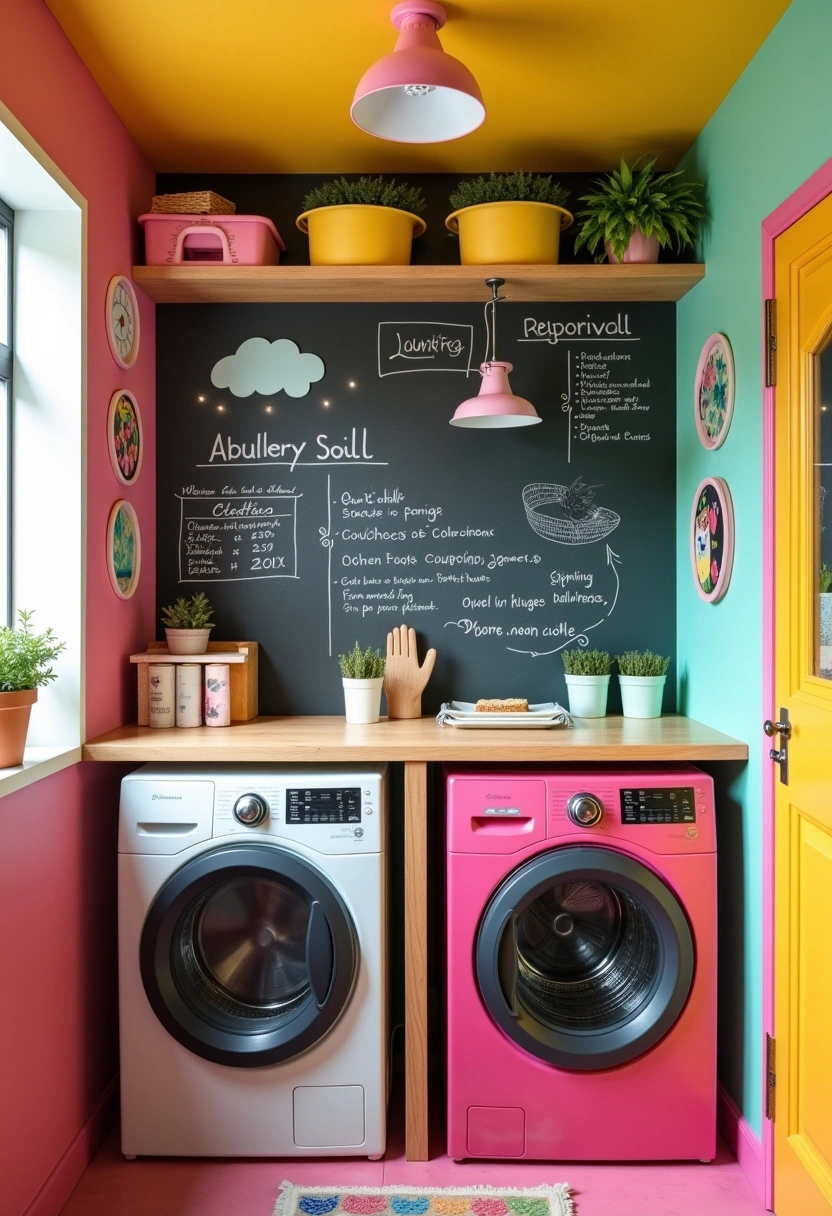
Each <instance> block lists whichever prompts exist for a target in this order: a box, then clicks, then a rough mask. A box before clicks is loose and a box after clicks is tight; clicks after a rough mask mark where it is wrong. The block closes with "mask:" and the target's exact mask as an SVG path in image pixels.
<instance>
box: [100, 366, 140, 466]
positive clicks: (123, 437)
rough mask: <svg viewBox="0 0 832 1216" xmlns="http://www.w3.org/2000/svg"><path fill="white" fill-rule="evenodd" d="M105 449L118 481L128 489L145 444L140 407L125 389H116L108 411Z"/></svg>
mask: <svg viewBox="0 0 832 1216" xmlns="http://www.w3.org/2000/svg"><path fill="white" fill-rule="evenodd" d="M107 449H108V451H109V453H110V464H111V465H112V466H113V472H114V473H115V475H116V477H117V478H118V479H119V481H120V482H121V483H122V484H123V485H125V486H131V485H132V484H133V482H134V481H137V480H138V476H139V473H140V472H141V468H142V455H143V451H144V444H143V441H142V420H141V416H140V414H139V404H138V402H137V401H136V398H135V397H134V396H133V394H132V393H128V391H127V389H124V388H121V389H117V390H116V392H114V393H113V395H112V397H111V398H110V408H109V410H108V411H107Z"/></svg>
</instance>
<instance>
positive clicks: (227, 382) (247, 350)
mask: <svg viewBox="0 0 832 1216" xmlns="http://www.w3.org/2000/svg"><path fill="white" fill-rule="evenodd" d="M324 370H325V369H324V361H323V359H321V358H320V357H319V356H318V355H313V354H311V353H305V354H302V353H301V351H300V347H298V346H297V345H296V344H295V343H294V342H292V341H291V340H290V339H289V338H278V339H277V341H276V342H269V340H268V338H246V340H245V342H243V343H241V344H240V346H238V347H237V352H236V354H233V355H226V356H225V358H224V359H220V361H219V362H218V363H215V364H214V366H213V368H212V369H211V383H212V384H213V385H215V387H216V388H227V389H230V390H231V392H232V393H233V394H234V396H235V397H250V396H251V394H252V393H260V395H261V396H268V395H270V394H271V393H279V392H280V391H281V389H282V390H283V392H284V393H286V395H287V397H305V396H306V394H307V393H308V392H309V389H310V387H311V386H312V385H313V384H316V383H317V382H318V381H319V380H322V379H323V376H324Z"/></svg>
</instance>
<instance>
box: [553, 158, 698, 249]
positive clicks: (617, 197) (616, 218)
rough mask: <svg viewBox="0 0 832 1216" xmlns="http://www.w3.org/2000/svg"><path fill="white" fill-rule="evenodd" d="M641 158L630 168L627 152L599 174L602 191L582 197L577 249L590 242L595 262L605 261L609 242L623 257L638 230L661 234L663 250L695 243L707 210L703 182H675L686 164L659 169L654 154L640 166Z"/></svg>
mask: <svg viewBox="0 0 832 1216" xmlns="http://www.w3.org/2000/svg"><path fill="white" fill-rule="evenodd" d="M639 160H641V157H639ZM639 160H636V161H635V162H634V163H633V165H632V167H631V166H630V165H628V164H627V162H626V161H625V160H624V158H623V157H622V159H621V165H620V167H619V168H618V169H615V170H613V172H612V173H609V174H608V175H607V176H606V177H601V178H597V179H596V182H595V184H596V186H597V187H598V189H597V190H595V191H593V192H592V193H591V194H582V195H581V200H580V201H581V202H582V203H587V206H586V207H585V208H584V209H583V210H582V211H579V212H578V215H577V219H578V221H579V222H580V223H581V227H580V228H579V230H578V233H577V235H576V237H575V250H576V251H577V250H578V249H580V248H581V246H582V245H586V247H587V249H588V250H589V252H590V253H592V254H594V255H595V261H596V262H603V260H604V257H605V249H604V244H605V242H609V244H610V246H611V247H612V252H613V253H614V254H615V256H616V257H617V258H618V260H619V262H620V261H621V259H622V258H623V257H624V253H625V251H626V249H627V246H628V244H629V243H630V237H631V236H632V235H633V233H634V232H635V231H636V229H638V230H639V231H641V232H643V233H644V235H645V236H656V237H658V239H659V244H660V245H661V247H662V249H666V248H667V247H668V246H671V247H672V248H675V250H676V252H677V253H679V252H681V250H682V249H686V248H690V247H692V246H693V242H694V240H695V239H696V233H697V230H698V227H699V221H700V220H701V219H702V217H703V215H704V214H705V209H704V207H703V205H702V203H701V202H700V201H699V199H698V198H697V197H696V194H695V193H694V191H695V190H697V189H699V188H700V187H698V186H697V185H695V184H694V183H692V182H680V181H676V178H678V177H681V176H682V170H681V169H677V170H676V171H675V172H673V173H654V171H653V166H654V165H655V163H656V158H655V157H653V159H652V160H649V161H648V162H647V163H646V164H645V165H643V166H642V168H641V169H638V164H639ZM637 169H638V172H636V170H637ZM599 245H600V246H601V248H600V249H599V248H598V246H599Z"/></svg>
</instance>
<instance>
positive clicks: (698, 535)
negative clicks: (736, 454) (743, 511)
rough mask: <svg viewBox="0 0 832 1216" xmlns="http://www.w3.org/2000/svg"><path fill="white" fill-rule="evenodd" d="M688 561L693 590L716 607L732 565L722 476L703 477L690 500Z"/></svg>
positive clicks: (730, 514) (730, 511)
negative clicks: (691, 504) (694, 588)
mask: <svg viewBox="0 0 832 1216" xmlns="http://www.w3.org/2000/svg"><path fill="white" fill-rule="evenodd" d="M690 561H691V568H692V570H693V581H694V584H695V585H696V590H697V591H698V592H699V594H700V596H701V597H702V599H703V600H706V601H707V602H708V603H709V604H715V603H716V601H717V600H721V599H722V597H723V595H724V594H725V592H726V591H727V590H728V584H729V583H730V581H731V568H732V566H733V564H734V508H733V505H732V503H731V492H730V491H729V489H728V486H727V485H726V483H725V482H724V481H723V480H722V478H721V477H706V478H705V480H704V481H702V482H701V483H700V485H699V487H698V489H697V491H696V494H695V496H694V499H693V508H692V510H691V523H690Z"/></svg>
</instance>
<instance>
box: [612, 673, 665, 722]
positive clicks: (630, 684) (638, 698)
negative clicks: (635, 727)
mask: <svg viewBox="0 0 832 1216" xmlns="http://www.w3.org/2000/svg"><path fill="white" fill-rule="evenodd" d="M666 679H667V676H622V675H619V677H618V683H619V684H620V685H621V705H622V707H623V710H624V717H625V718H660V717H661V716H662V694H663V693H664V684H665V680H666Z"/></svg>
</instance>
